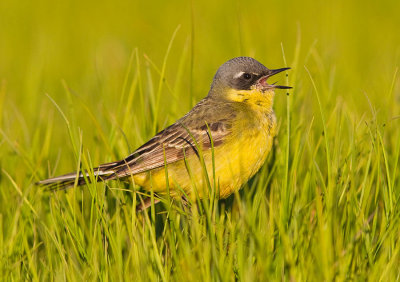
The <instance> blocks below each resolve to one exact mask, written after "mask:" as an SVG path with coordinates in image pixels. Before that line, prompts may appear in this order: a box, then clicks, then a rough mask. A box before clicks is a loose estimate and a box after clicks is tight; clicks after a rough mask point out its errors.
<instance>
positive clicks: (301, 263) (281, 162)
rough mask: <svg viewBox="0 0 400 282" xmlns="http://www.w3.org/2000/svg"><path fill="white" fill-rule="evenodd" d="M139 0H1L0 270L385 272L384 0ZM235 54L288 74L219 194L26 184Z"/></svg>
mask: <svg viewBox="0 0 400 282" xmlns="http://www.w3.org/2000/svg"><path fill="white" fill-rule="evenodd" d="M153 5H155V4H154V3H151V2H148V3H147V2H143V1H142V2H124V1H117V2H115V3H114V2H113V3H112V4H111V2H110V3H106V2H101V3H99V2H94V1H86V2H84V3H81V2H79V3H78V2H75V1H72V2H70V1H69V2H57V3H53V2H52V1H46V0H43V1H39V2H32V3H31V2H24V3H22V2H17V1H2V2H1V3H0V22H1V26H2V28H0V38H2V40H1V41H0V62H1V63H0V79H1V85H0V111H1V114H0V156H1V158H0V167H1V174H0V175H1V178H0V187H1V189H0V277H1V280H22V279H24V280H53V279H54V280H79V281H81V280H99V279H101V280H112V281H120V280H128V279H129V280H133V279H135V280H143V281H147V280H161V281H168V280H183V281H185V280H191V281H193V280H194V281H199V280H200V281H203V280H204V281H208V280H223V281H232V280H240V281H253V280H259V281H265V280H298V281H301V280H372V281H376V280H383V281H392V280H398V279H399V275H400V270H399V267H398V265H399V264H400V258H399V251H400V246H399V240H398V238H399V234H400V212H399V196H400V173H399V159H400V133H399V130H398V128H399V123H400V96H399V95H400V84H399V71H398V67H399V62H400V60H399V59H400V58H399V55H400V49H399V46H400V37H398V36H397V33H398V29H399V28H400V19H399V17H398V15H397V11H398V10H399V8H400V7H399V6H400V4H399V3H398V1H389V0H385V1H380V2H379V3H378V2H377V3H372V2H371V3H369V2H362V1H357V0H355V1H350V2H349V1H335V2H332V3H325V2H321V3H316V2H315V1H301V2H296V1H270V2H268V3H265V2H257V1H255V2H254V1H253V2H251V3H248V2H243V1H237V2H236V3H235V4H232V3H231V2H229V1H223V2H219V3H218V4H215V3H214V2H212V1H206V2H202V3H197V2H193V1H192V2H189V3H183V2H179V1H172V2H170V1H169V2H168V3H167V2H166V3H157V9H155V7H154V6H153ZM239 55H248V56H254V57H255V58H256V59H258V60H259V61H261V62H262V63H264V64H265V65H266V66H268V67H270V68H278V67H284V66H289V67H292V70H291V71H290V72H289V73H288V76H287V77H286V78H283V77H282V76H281V77H280V78H278V79H279V80H280V82H281V83H282V82H283V83H287V84H288V85H291V86H293V87H294V89H293V90H292V91H289V93H288V94H289V95H286V92H284V91H278V92H277V94H276V100H275V110H276V114H277V117H278V123H279V133H278V136H277V138H276V140H275V144H274V149H273V152H272V153H271V154H270V155H269V157H268V160H267V161H266V163H265V165H264V166H263V167H262V169H261V170H260V172H259V173H257V174H256V175H255V176H254V177H253V178H252V179H251V180H250V181H249V182H248V183H247V184H246V185H245V186H244V187H243V189H242V190H240V191H239V192H237V193H235V194H234V195H232V196H231V197H229V198H228V199H226V200H220V201H216V199H211V200H202V201H197V202H196V201H195V202H190V201H189V203H179V202H176V201H175V202H174V201H173V200H172V199H167V200H164V201H163V202H162V203H161V204H159V205H152V206H151V207H150V208H149V210H148V211H147V212H136V209H135V207H136V205H137V204H139V203H140V202H141V200H142V199H143V196H144V195H143V191H140V187H135V186H134V185H128V184H126V183H122V182H119V181H113V182H110V183H109V184H108V185H105V184H104V183H92V184H89V185H87V186H83V187H77V188H74V189H70V190H68V191H66V192H56V193H50V192H46V191H43V190H42V189H41V188H39V187H37V186H35V185H34V183H35V182H36V181H37V180H40V179H43V178H45V177H49V176H54V175H57V174H62V173H67V172H71V171H74V170H78V169H86V170H89V171H92V170H93V167H95V166H96V165H98V164H100V163H103V162H108V161H113V160H116V159H120V158H123V157H124V156H126V155H128V154H129V153H130V152H132V151H133V150H134V149H135V148H137V147H138V146H140V145H141V144H143V143H144V142H145V141H146V140H148V139H149V138H150V137H152V136H153V135H154V134H155V133H156V132H157V131H159V130H160V129H162V128H164V127H165V126H166V125H168V124H171V123H172V122H173V121H175V120H176V119H177V118H179V117H180V116H181V115H183V114H184V113H185V112H187V111H188V110H189V109H190V108H191V107H192V106H193V105H194V104H195V103H196V102H197V101H199V100H200V99H201V98H202V97H203V96H205V95H206V94H207V91H208V88H209V85H210V83H211V80H212V77H213V75H214V73H215V71H216V69H217V68H218V67H219V65H220V64H222V63H223V62H224V61H226V60H227V59H230V58H232V57H234V56H239ZM91 177H93V176H91ZM92 180H93V179H92ZM209 185H210V189H211V191H212V192H213V193H214V192H215V191H216V189H217V188H218V187H217V185H216V184H215V183H210V184H209ZM212 189H214V190H212ZM146 196H150V197H151V198H152V199H153V200H154V197H156V196H157V195H154V194H146Z"/></svg>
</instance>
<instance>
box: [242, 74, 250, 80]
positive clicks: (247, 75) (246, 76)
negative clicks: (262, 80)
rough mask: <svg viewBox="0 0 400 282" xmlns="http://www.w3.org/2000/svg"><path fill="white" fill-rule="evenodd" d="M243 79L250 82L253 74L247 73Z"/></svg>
mask: <svg viewBox="0 0 400 282" xmlns="http://www.w3.org/2000/svg"><path fill="white" fill-rule="evenodd" d="M243 78H244V79H247V80H249V79H251V74H249V73H247V72H245V73H244V74H243Z"/></svg>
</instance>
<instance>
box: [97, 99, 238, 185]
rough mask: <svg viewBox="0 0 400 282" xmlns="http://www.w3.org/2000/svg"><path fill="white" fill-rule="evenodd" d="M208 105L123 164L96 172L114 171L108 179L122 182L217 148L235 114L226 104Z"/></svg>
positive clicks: (188, 115) (227, 131) (197, 109)
mask: <svg viewBox="0 0 400 282" xmlns="http://www.w3.org/2000/svg"><path fill="white" fill-rule="evenodd" d="M207 104H208V103H207V101H206V102H203V104H198V105H197V106H196V107H195V108H193V109H192V111H190V112H189V113H188V114H187V115H186V116H184V117H183V118H182V119H180V120H178V121H177V122H176V123H174V124H172V125H171V126H169V127H167V128H166V129H164V130H163V131H161V132H160V133H158V134H157V135H156V136H154V137H153V138H152V139H150V140H149V141H148V142H147V143H145V144H144V145H143V146H141V147H140V148H138V149H137V150H136V151H135V152H133V153H132V154H131V155H129V156H128V157H127V158H125V159H124V160H121V161H119V162H115V163H110V164H105V165H103V166H100V167H99V168H100V169H102V170H108V171H114V173H113V174H112V175H110V176H109V177H107V179H113V178H123V177H126V176H129V175H133V174H137V173H141V172H144V171H148V170H151V169H154V168H159V167H163V166H164V165H165V163H167V164H170V163H173V162H176V161H179V160H182V159H184V158H185V157H188V156H189V155H193V154H196V155H197V156H199V154H201V152H204V151H206V150H209V149H211V148H212V147H213V146H214V147H218V146H220V145H221V144H223V143H224V141H225V139H226V137H227V136H228V135H229V134H231V129H232V120H233V117H234V111H232V109H231V108H230V107H229V105H226V104H216V105H214V104H213V105H207ZM200 105H201V106H200ZM199 148H200V151H201V152H199Z"/></svg>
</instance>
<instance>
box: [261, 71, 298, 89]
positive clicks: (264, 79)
mask: <svg viewBox="0 0 400 282" xmlns="http://www.w3.org/2000/svg"><path fill="white" fill-rule="evenodd" d="M286 70H290V68H281V69H275V70H268V74H266V75H264V76H263V77H261V78H260V79H259V80H258V84H260V85H261V87H262V88H264V89H270V88H276V89H291V88H292V87H290V86H283V85H275V83H276V82H275V83H272V84H268V82H267V79H268V78H270V77H271V76H273V75H275V74H278V73H280V72H283V71H286Z"/></svg>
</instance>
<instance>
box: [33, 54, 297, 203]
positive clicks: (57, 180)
mask: <svg viewBox="0 0 400 282" xmlns="http://www.w3.org/2000/svg"><path fill="white" fill-rule="evenodd" d="M288 69H289V68H281V69H275V70H270V69H268V68H266V67H265V66H264V65H262V64H261V63H259V62H258V61H256V60H255V59H253V58H250V57H238V58H234V59H232V60H229V61H228V62H226V63H225V64H223V65H222V66H221V67H220V68H219V69H218V71H217V73H216V74H215V76H214V79H213V82H212V85H211V89H210V91H209V93H208V96H207V97H205V98H204V99H203V100H201V101H200V102H199V103H198V104H197V105H196V106H195V107H194V108H193V109H192V110H191V111H190V112H189V113H187V114H186V115H185V116H184V117H182V118H181V119H179V120H178V121H176V122H175V123H174V124H172V125H171V126H169V127H167V128H166V129H164V130H163V131H161V132H159V133H158V134H157V135H155V136H154V137H153V138H152V139H150V140H149V141H148V142H147V143H145V144H144V145H143V146H141V147H139V148H138V149H137V150H136V151H134V152H133V153H132V154H131V155H129V156H128V157H127V158H125V159H123V160H121V161H117V162H112V163H107V164H102V165H100V166H99V167H97V168H94V175H95V177H96V179H97V181H104V180H111V179H123V178H125V179H132V180H133V181H134V183H135V184H137V185H139V186H141V187H143V189H144V190H146V191H154V193H157V194H166V193H167V182H166V181H167V177H166V170H167V172H168V188H169V191H170V195H171V196H172V197H180V196H183V195H185V194H186V195H191V196H194V195H198V197H200V198H206V197H209V196H210V195H209V190H210V189H209V187H207V184H206V181H207V179H206V178H207V177H208V178H209V179H208V181H209V183H216V184H217V191H218V192H219V195H217V197H218V196H219V197H220V198H226V197H228V196H229V195H230V194H232V193H233V192H234V191H235V190H237V189H239V188H240V187H241V186H242V185H243V183H245V182H246V181H247V180H248V179H249V178H250V177H251V176H253V175H254V174H255V173H256V172H257V171H258V170H259V168H260V167H261V165H262V164H263V163H264V161H265V159H266V157H267V155H268V153H269V151H270V150H271V146H272V142H273V137H274V136H275V133H276V118H275V114H274V112H273V109H272V104H273V99H274V95H275V94H274V89H276V88H279V89H289V88H291V87H288V86H279V85H275V84H268V83H267V79H268V78H269V77H271V76H273V75H275V74H277V73H280V72H282V71H285V70H288ZM88 176H89V174H88V173H86V174H85V176H84V175H83V173H82V172H81V173H80V174H78V173H70V174H66V175H62V176H58V177H54V178H50V179H46V180H43V181H40V182H39V184H40V185H45V186H48V187H50V188H55V189H63V188H66V187H70V186H74V185H82V184H84V183H85V179H87V180H88V179H89V177H88ZM214 176H215V181H214ZM194 189H197V191H194ZM182 192H184V193H182ZM196 192H197V193H196Z"/></svg>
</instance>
